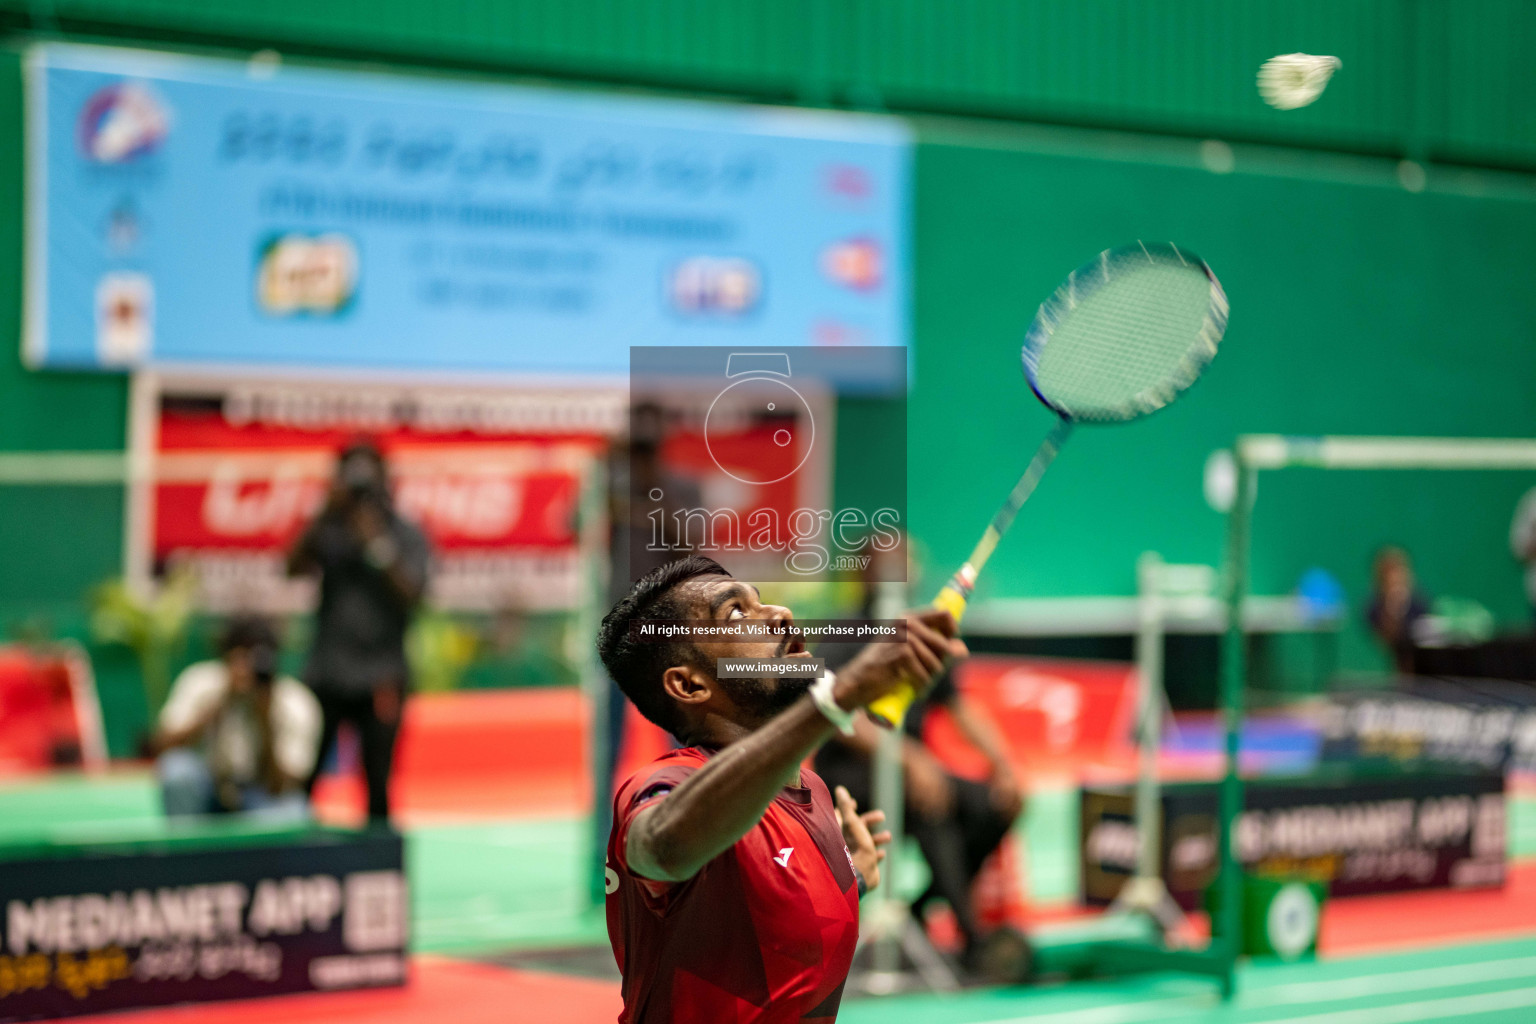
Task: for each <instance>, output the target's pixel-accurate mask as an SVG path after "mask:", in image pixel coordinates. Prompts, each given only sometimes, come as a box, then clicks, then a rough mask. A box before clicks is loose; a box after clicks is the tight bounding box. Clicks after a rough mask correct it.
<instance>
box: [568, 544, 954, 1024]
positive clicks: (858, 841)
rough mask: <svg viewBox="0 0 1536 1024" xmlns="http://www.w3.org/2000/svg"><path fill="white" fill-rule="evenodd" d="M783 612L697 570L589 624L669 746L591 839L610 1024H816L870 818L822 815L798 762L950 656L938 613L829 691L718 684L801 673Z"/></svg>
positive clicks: (823, 684) (688, 569) (673, 575)
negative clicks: (613, 988)
mask: <svg viewBox="0 0 1536 1024" xmlns="http://www.w3.org/2000/svg"><path fill="white" fill-rule="evenodd" d="M678 620H690V621H706V620H707V621H709V622H712V623H720V624H725V623H739V622H763V623H767V624H768V625H769V626H770V627H774V629H776V630H779V632H778V635H769V636H767V637H766V638H764V639H752V640H745V639H735V638H731V639H725V640H720V641H714V640H710V641H708V642H701V641H695V640H689V639H675V640H669V641H665V642H655V641H654V640H652V639H647V638H645V637H644V633H643V627H644V625H645V624H646V623H655V622H661V621H678ZM793 621H794V619H793V616H792V614H791V613H790V611H789V609H788V608H783V607H779V606H777V605H770V604H764V603H763V602H762V600H761V598H760V597H759V596H758V593H757V590H756V589H755V588H753V587H751V586H748V585H747V584H744V583H742V582H740V581H738V580H735V579H733V578H732V577H731V576H730V574H729V573H727V572H726V571H725V570H724V569H723V568H721V567H720V566H719V565H718V564H716V563H715V562H713V561H711V560H710V559H708V558H702V557H699V556H691V557H688V558H684V559H680V560H678V561H675V562H672V563H669V564H667V565H664V566H661V567H660V568H658V569H656V570H654V571H652V572H650V573H647V574H646V575H645V576H644V577H642V578H641V579H640V580H639V582H637V583H636V584H635V586H634V588H633V589H632V590H631V591H630V593H629V594H628V595H627V596H626V597H625V598H624V599H623V600H621V601H620V602H619V603H618V604H617V605H615V606H614V608H613V610H612V611H611V612H609V613H608V615H607V617H606V618H604V619H603V625H602V630H601V632H600V634H599V636H598V649H599V652H600V653H601V655H602V659H603V663H604V664H605V665H606V666H607V668H608V671H609V672H610V673H611V674H612V676H613V678H614V680H615V681H616V682H617V683H618V684H619V687H620V689H622V690H623V691H624V693H625V695H626V696H627V697H628V698H629V699H630V700H631V701H632V702H633V703H634V704H635V706H636V707H638V708H639V709H640V712H641V713H642V714H644V715H645V716H646V717H647V718H649V719H650V720H651V721H653V722H655V723H656V724H658V725H660V726H661V727H662V728H664V729H666V730H667V731H668V732H670V733H672V734H673V735H674V736H676V737H678V739H680V740H681V741H682V742H683V743H685V744H686V746H684V747H683V748H681V749H678V750H674V751H672V752H671V753H669V754H667V755H665V756H663V757H661V758H659V759H657V760H656V761H654V762H652V763H651V764H649V765H647V766H645V767H644V768H641V769H640V770H639V771H637V772H635V773H634V774H632V775H630V776H629V778H627V779H626V780H625V781H624V782H623V783H622V785H620V787H619V789H618V792H617V793H616V795H615V797H614V807H613V811H614V813H613V832H612V834H611V835H610V836H609V839H608V868H607V880H608V885H607V889H608V937H609V940H610V941H611V942H612V943H613V952H614V957H615V958H616V959H617V960H618V964H619V970H620V972H621V973H622V974H623V976H624V986H623V994H624V1011H623V1013H622V1014H621V1015H620V1016H619V1020H620V1021H621V1022H622V1024H830V1022H831V1021H833V1020H834V1019H836V1017H837V1008H838V1003H839V1001H840V1000H841V998H842V992H843V982H844V981H845V980H846V978H847V976H848V967H849V964H850V963H851V961H852V959H853V949H854V944H855V942H856V941H857V939H858V933H859V895H860V893H861V892H863V891H864V890H865V889H867V888H873V887H874V885H875V884H877V882H878V880H879V862H880V859H881V858H882V857H884V855H885V854H884V851H883V850H880V849H879V846H880V845H881V844H882V843H884V842H886V841H888V840H889V838H890V837H889V835H888V834H887V833H880V834H878V835H871V833H870V831H869V829H870V826H871V825H878V823H879V822H880V821H881V820H882V819H883V815H882V814H881V812H879V811H870V812H867V813H864V814H862V815H861V814H860V813H859V812H858V810H857V808H856V806H855V805H854V802H853V800H852V798H850V797H849V796H848V794H847V792H846V791H845V790H839V792H838V794H837V800H836V803H835V804H834V800H833V797H832V795H831V794H829V793H828V792H827V787H826V785H825V784H824V783H823V782H822V781H821V779H819V778H818V777H817V776H816V775H815V774H814V773H812V772H810V771H809V770H807V769H803V768H801V762H802V761H804V760H805V759H806V757H808V756H809V755H810V754H811V753H812V752H813V751H814V750H815V749H816V748H817V747H818V746H820V745H821V744H822V743H823V742H825V741H826V740H827V739H828V738H829V737H830V736H831V735H832V732H833V729H834V728H843V729H849V728H851V722H852V713H853V712H854V711H855V710H856V709H858V708H861V707H863V706H865V705H867V704H868V703H869V702H871V701H873V700H876V699H878V698H879V697H881V696H884V695H885V694H886V693H889V692H891V691H892V690H893V689H895V688H896V687H897V686H898V685H899V684H900V683H902V682H909V683H913V684H915V685H916V686H917V688H918V690H919V691H920V692H921V691H922V690H923V689H925V688H926V687H927V686H928V685H929V683H930V682H931V681H932V680H933V679H934V678H935V677H936V676H937V675H938V674H939V672H940V671H941V669H942V667H943V664H944V661H945V659H946V658H950V657H957V656H962V655H964V653H965V647H964V645H963V644H961V643H960V641H959V640H957V639H955V623H954V620H953V619H952V618H951V617H950V616H949V614H948V613H947V612H941V611H924V612H918V613H913V614H912V615H910V616H908V618H907V619H906V625H907V629H906V639H905V640H904V641H903V642H899V643H878V644H871V645H869V646H868V647H866V648H865V649H864V650H863V651H862V652H860V653H859V654H858V655H857V656H856V657H855V658H854V659H853V660H852V661H850V662H849V663H848V664H847V665H845V666H844V667H843V668H842V670H841V671H840V672H839V673H838V674H837V676H836V677H835V678H834V677H831V676H830V675H827V676H823V678H822V679H821V680H809V679H796V678H790V677H784V678H780V677H773V678H755V679H721V678H716V672H715V663H716V659H717V658H723V657H743V658H745V657H751V658H768V657H803V656H806V655H805V648H804V645H803V644H801V643H800V642H799V640H797V639H791V638H788V637H786V636H784V635H783V633H782V627H783V626H785V625H787V624H789V623H792V622H793Z"/></svg>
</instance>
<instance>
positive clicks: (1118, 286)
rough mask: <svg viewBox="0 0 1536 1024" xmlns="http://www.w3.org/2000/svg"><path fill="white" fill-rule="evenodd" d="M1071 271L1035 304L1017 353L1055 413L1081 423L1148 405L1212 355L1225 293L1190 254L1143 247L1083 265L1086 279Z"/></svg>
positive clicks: (1180, 385) (1158, 402) (1168, 396)
mask: <svg viewBox="0 0 1536 1024" xmlns="http://www.w3.org/2000/svg"><path fill="white" fill-rule="evenodd" d="M1138 251H1139V250H1138ZM1078 276H1079V275H1073V279H1072V280H1069V281H1068V282H1067V284H1065V285H1063V287H1062V289H1060V290H1059V291H1058V293H1057V296H1056V298H1054V299H1053V300H1052V301H1050V302H1048V303H1047V304H1046V307H1045V308H1043V309H1042V315H1041V317H1040V318H1039V320H1038V321H1037V323H1036V326H1035V329H1034V330H1032V331H1031V336H1030V342H1029V346H1030V347H1032V348H1033V352H1026V361H1027V363H1028V364H1029V366H1030V368H1031V379H1032V381H1033V383H1034V384H1035V386H1036V388H1037V390H1038V391H1039V392H1040V394H1041V396H1042V397H1043V398H1045V399H1046V400H1047V401H1048V402H1050V403H1051V405H1053V406H1054V407H1055V408H1056V409H1057V410H1058V411H1060V412H1062V413H1064V414H1066V415H1068V416H1070V417H1072V418H1073V419H1076V420H1079V421H1090V422H1091V421H1095V420H1100V421H1104V420H1124V419H1129V418H1131V417H1134V416H1138V415H1141V414H1143V413H1147V412H1151V411H1153V410H1154V409H1158V408H1161V407H1162V406H1163V405H1166V404H1167V403H1168V402H1169V401H1171V400H1172V399H1173V398H1174V396H1176V395H1177V394H1178V393H1179V392H1180V391H1182V390H1183V389H1184V388H1185V387H1187V386H1188V385H1189V384H1190V383H1191V382H1192V381H1193V379H1194V378H1195V376H1197V375H1198V373H1199V371H1200V369H1201V368H1202V367H1203V366H1204V364H1205V363H1206V362H1207V361H1208V360H1209V359H1210V358H1211V356H1212V355H1214V354H1215V345H1216V340H1217V339H1218V338H1219V337H1220V334H1221V329H1222V326H1223V325H1224V321H1225V313H1226V309H1225V296H1223V295H1222V293H1221V290H1220V286H1218V285H1215V284H1214V283H1213V281H1212V280H1211V279H1210V278H1209V277H1208V276H1207V275H1206V272H1205V269H1204V266H1203V264H1200V263H1199V262H1198V260H1197V261H1195V262H1194V263H1189V262H1186V261H1185V260H1183V259H1182V258H1180V259H1177V260H1172V259H1167V258H1158V257H1154V256H1150V255H1146V254H1144V253H1143V254H1142V255H1141V256H1138V257H1136V258H1133V259H1119V260H1105V261H1103V262H1101V263H1098V264H1095V265H1093V266H1092V268H1091V272H1090V273H1089V276H1090V277H1091V280H1090V282H1088V285H1089V286H1087V287H1085V284H1084V282H1082V281H1078V280H1077V278H1078Z"/></svg>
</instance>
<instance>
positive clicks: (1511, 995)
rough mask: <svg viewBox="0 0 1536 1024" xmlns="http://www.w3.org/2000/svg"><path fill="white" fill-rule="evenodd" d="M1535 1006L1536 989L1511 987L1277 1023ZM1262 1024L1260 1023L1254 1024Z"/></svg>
mask: <svg viewBox="0 0 1536 1024" xmlns="http://www.w3.org/2000/svg"><path fill="white" fill-rule="evenodd" d="M1522 1006H1536V988H1511V989H1506V990H1504V991H1503V992H1485V993H1483V994H1481V995H1475V996H1451V997H1450V998H1448V999H1430V1000H1427V1001H1425V1002H1422V1003H1399V1004H1397V1005H1396V1006H1368V1007H1366V1008H1365V1009H1363V1010H1334V1011H1331V1012H1328V1013H1314V1014H1311V1015H1309V1016H1306V1017H1281V1018H1277V1019H1276V1022H1275V1024H1279V1021H1284V1022H1285V1024H1411V1022H1412V1021H1419V1020H1450V1019H1452V1018H1455V1017H1467V1016H1470V1015H1471V1014H1474V1013H1489V1012H1491V1011H1494V1010H1514V1009H1518V1008H1520V1007H1522ZM1254 1024H1259V1022H1254Z"/></svg>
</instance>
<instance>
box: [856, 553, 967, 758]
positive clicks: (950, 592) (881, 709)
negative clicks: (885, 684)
mask: <svg viewBox="0 0 1536 1024" xmlns="http://www.w3.org/2000/svg"><path fill="white" fill-rule="evenodd" d="M961 571H962V572H964V570H961ZM962 587H963V588H964V589H962ZM969 589H970V588H969V587H968V586H966V585H965V581H964V580H963V579H962V577H961V574H960V573H956V574H955V578H954V579H952V580H950V581H949V582H948V583H946V584H944V589H943V590H941V591H939V596H938V597H935V598H934V599H933V607H935V608H939V609H942V610H943V611H946V612H949V614H950V615H952V616H954V619H955V622H957V623H958V622H959V621H960V617H961V616H962V615H964V614H965V604H966V600H967V592H968V591H969ZM916 699H917V691H916V690H914V689H913V688H912V685H911V684H910V683H902V684H901V685H900V686H898V687H897V688H896V689H894V690H892V691H891V692H890V693H888V694H886V695H885V696H884V697H881V698H880V699H879V700H876V701H873V702H872V703H871V704H870V705H869V707H867V708H865V709H864V713H865V714H867V715H868V716H869V717H870V718H871V719H872V720H874V722H875V723H876V724H878V725H883V726H885V727H886V728H887V729H899V728H901V723H902V722H903V721H905V720H906V717H907V710H908V709H909V708H911V707H912V702H913V701H914V700H916Z"/></svg>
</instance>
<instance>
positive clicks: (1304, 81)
mask: <svg viewBox="0 0 1536 1024" xmlns="http://www.w3.org/2000/svg"><path fill="white" fill-rule="evenodd" d="M1343 66H1344V62H1343V61H1341V60H1339V58H1337V57H1317V56H1314V55H1312V54H1310V53H1282V54H1281V55H1280V56H1278V57H1271V58H1269V60H1267V61H1265V62H1264V63H1263V65H1262V66H1260V68H1259V95H1260V96H1262V97H1264V102H1265V103H1268V104H1269V105H1270V106H1272V107H1274V108H1275V109H1276V110H1295V109H1296V108H1297V107H1304V106H1306V105H1307V104H1308V103H1311V102H1312V101H1313V100H1315V99H1317V98H1318V97H1319V96H1321V95H1322V94H1323V90H1324V89H1325V88H1327V86H1328V79H1330V78H1332V77H1333V73H1334V72H1335V71H1337V70H1339V68H1341V67H1343Z"/></svg>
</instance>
